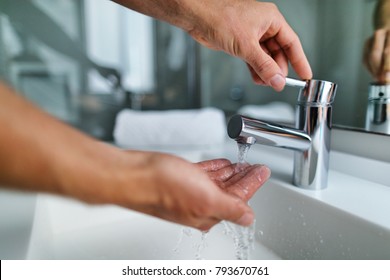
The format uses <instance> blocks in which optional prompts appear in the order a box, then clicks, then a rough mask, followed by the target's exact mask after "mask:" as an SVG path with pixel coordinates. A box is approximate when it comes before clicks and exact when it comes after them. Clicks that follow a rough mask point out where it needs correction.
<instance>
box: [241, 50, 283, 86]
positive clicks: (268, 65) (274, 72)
mask: <svg viewBox="0 0 390 280" xmlns="http://www.w3.org/2000/svg"><path fill="white" fill-rule="evenodd" d="M255 44H256V45H253V46H252V48H251V50H254V51H252V52H251V53H250V54H249V55H248V56H247V57H246V62H247V63H248V64H249V65H250V66H251V67H252V69H253V70H254V72H255V73H256V74H257V76H259V78H260V79H261V80H262V81H264V82H265V83H266V84H267V85H269V86H271V87H273V88H274V89H275V90H276V91H281V90H282V89H283V88H284V86H285V83H286V82H285V77H284V75H283V71H282V70H281V69H280V67H279V65H278V64H277V63H276V62H275V61H274V60H273V58H272V57H271V56H270V55H268V54H267V53H266V52H265V51H264V50H263V49H262V48H261V46H260V44H259V43H258V42H256V43H255ZM253 76H254V75H253V74H252V78H253Z"/></svg>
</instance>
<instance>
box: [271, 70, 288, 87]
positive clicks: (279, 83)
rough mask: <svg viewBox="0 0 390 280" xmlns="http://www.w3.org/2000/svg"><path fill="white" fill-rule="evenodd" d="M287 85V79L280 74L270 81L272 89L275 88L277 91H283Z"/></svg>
mask: <svg viewBox="0 0 390 280" xmlns="http://www.w3.org/2000/svg"><path fill="white" fill-rule="evenodd" d="M285 83H286V81H285V78H284V77H283V76H282V75H280V74H276V75H275V76H273V77H272V78H271V80H270V85H271V87H273V88H274V89H275V90H277V91H281V90H282V89H283V88H284V84H285Z"/></svg>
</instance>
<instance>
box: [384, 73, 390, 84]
mask: <svg viewBox="0 0 390 280" xmlns="http://www.w3.org/2000/svg"><path fill="white" fill-rule="evenodd" d="M385 82H386V83H390V72H386V74H385Z"/></svg>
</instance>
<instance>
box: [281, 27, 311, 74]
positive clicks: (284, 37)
mask: <svg viewBox="0 0 390 280" xmlns="http://www.w3.org/2000/svg"><path fill="white" fill-rule="evenodd" d="M275 40H276V42H277V43H278V44H279V46H280V47H281V48H282V49H283V52H284V53H285V55H286V56H287V58H288V60H289V61H290V63H291V66H292V67H293V69H294V70H295V72H296V73H297V74H298V76H299V77H300V78H302V79H304V80H307V79H311V78H312V76H313V73H312V71H311V68H310V64H309V62H308V60H307V58H306V55H305V53H304V51H303V47H302V44H301V42H300V40H299V38H298V35H297V34H296V33H295V32H294V31H293V30H292V29H291V27H290V26H289V25H288V24H287V22H285V23H284V24H283V25H282V27H281V29H280V31H279V32H278V33H277V34H276V36H275Z"/></svg>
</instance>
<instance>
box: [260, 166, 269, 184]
mask: <svg viewBox="0 0 390 280" xmlns="http://www.w3.org/2000/svg"><path fill="white" fill-rule="evenodd" d="M270 176H271V170H270V169H269V168H268V166H266V165H262V166H261V169H260V180H261V181H265V180H268V179H269V177H270Z"/></svg>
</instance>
